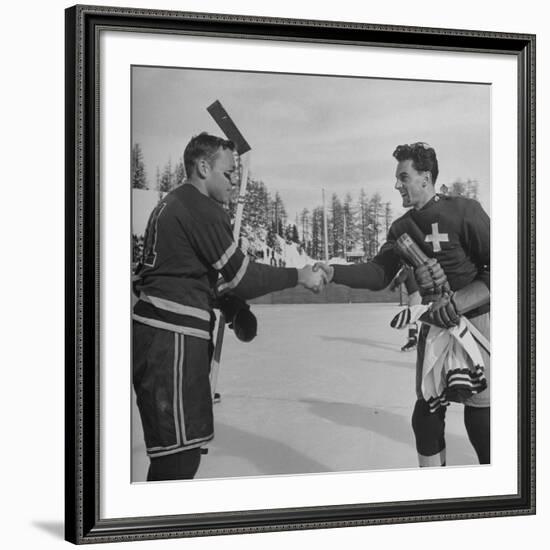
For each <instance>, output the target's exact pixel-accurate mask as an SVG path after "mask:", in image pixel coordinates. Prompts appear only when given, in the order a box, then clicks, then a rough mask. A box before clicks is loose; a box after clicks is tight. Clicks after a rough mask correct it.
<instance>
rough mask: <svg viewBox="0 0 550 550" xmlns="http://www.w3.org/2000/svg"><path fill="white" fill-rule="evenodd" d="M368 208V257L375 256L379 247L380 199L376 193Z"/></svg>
mask: <svg viewBox="0 0 550 550" xmlns="http://www.w3.org/2000/svg"><path fill="white" fill-rule="evenodd" d="M369 206H370V215H369V217H370V222H371V223H370V224H369V227H370V229H371V231H370V235H371V236H370V256H371V257H372V256H375V255H376V253H377V252H378V248H379V245H380V228H381V223H380V222H381V219H382V197H381V196H380V193H378V192H376V193H375V194H374V195H373V196H372V198H371V200H370V203H369Z"/></svg>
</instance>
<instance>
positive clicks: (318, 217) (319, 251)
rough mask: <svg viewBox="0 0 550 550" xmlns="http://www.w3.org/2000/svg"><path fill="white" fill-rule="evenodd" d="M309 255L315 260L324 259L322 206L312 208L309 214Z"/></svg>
mask: <svg viewBox="0 0 550 550" xmlns="http://www.w3.org/2000/svg"><path fill="white" fill-rule="evenodd" d="M309 255H310V256H311V257H312V258H313V259H315V260H324V259H325V243H324V228H323V207H322V206H317V207H316V208H314V209H313V212H312V215H311V246H310V252H309Z"/></svg>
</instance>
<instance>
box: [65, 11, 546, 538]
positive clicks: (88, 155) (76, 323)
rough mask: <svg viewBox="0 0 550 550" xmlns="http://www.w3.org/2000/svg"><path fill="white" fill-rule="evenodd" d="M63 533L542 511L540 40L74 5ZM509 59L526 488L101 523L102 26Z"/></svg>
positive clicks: (259, 528)
mask: <svg viewBox="0 0 550 550" xmlns="http://www.w3.org/2000/svg"><path fill="white" fill-rule="evenodd" d="M65 16H66V52H65V63H66V72H65V79H66V88H65V90H66V122H65V124H66V151H65V156H66V160H65V163H66V237H65V239H66V242H65V245H66V271H65V276H66V311H65V315H66V346H65V351H66V364H65V369H66V392H65V399H66V403H65V405H66V421H65V422H66V449H65V451H66V475H65V481H66V488H65V499H66V504H65V524H66V534H65V537H66V539H67V540H68V541H70V542H73V543H76V544H79V543H95V542H114V541H131V540H141V539H156V538H168V537H171V538H172V537H192V536H204V535H220V534H234V533H254V532H263V531H281V530H290V529H318V528H327V527H349V526H356V525H372V524H391V523H403V522H418V521H434V520H450V519H464V518H485V517H493V516H512V515H525V514H534V513H535V36H534V35H529V34H509V33H494V32H482V31H469V30H468V31H466V30H451V29H436V28H419V27H402V26H386V25H370V24H359V23H342V22H332V21H307V20H292V19H276V18H264V17H247V16H237V15H222V14H206V13H184V12H171V11H157V10H142V9H126V8H112V7H99V6H74V7H71V8H68V9H67V10H66V15H65ZM114 27H116V28H118V29H123V30H124V31H126V32H146V31H148V32H156V33H175V34H178V33H186V34H198V35H203V36H223V37H228V38H241V39H242V38H256V39H258V38H261V39H265V40H288V41H307V42H311V43H333V44H348V45H356V46H360V45H374V46H379V47H387V48H403V47H406V48H420V49H429V50H430V49H431V50H449V51H457V52H479V53H491V54H506V55H513V56H516V57H517V60H518V68H519V70H518V74H517V86H518V102H519V103H518V113H519V117H518V136H517V138H518V167H517V170H518V182H519V187H518V189H517V193H518V219H519V224H518V247H519V250H518V263H519V272H518V283H519V284H518V291H517V297H518V303H519V307H518V327H519V330H518V365H521V369H520V372H519V373H518V377H519V382H518V388H519V391H518V411H519V418H518V434H517V437H518V449H519V456H518V472H517V476H518V492H517V493H516V494H505V495H499V496H498V497H495V496H490V497H475V498H456V499H444V500H429V501H422V500H419V501H407V502H392V503H381V504H376V503H374V504H373V503H369V504H349V505H334V506H333V505H323V503H320V505H319V506H315V507H308V508H293V509H273V510H270V509H264V510H255V511H243V512H221V513H201V514H190V515H169V516H157V517H125V518H115V519H100V517H99V501H100V494H99V469H100V463H99V420H100V419H99V394H100V380H99V352H98V350H99V316H98V315H99V306H100V304H99V296H98V277H99V275H98V273H99V271H98V270H99V216H100V212H99V198H98V192H99V184H98V180H99V172H98V160H97V159H98V155H97V151H98V145H99V143H98V140H99V136H98V127H97V123H98V103H97V102H98V99H97V78H98V70H99V62H100V61H99V59H98V49H97V45H98V36H99V31H100V30H101V29H107V28H114Z"/></svg>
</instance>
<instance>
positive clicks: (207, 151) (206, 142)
mask: <svg viewBox="0 0 550 550" xmlns="http://www.w3.org/2000/svg"><path fill="white" fill-rule="evenodd" d="M220 149H230V150H231V151H234V150H235V145H234V144H233V142H232V141H229V140H228V139H223V138H220V137H217V136H211V135H210V134H208V133H206V132H202V133H200V134H199V135H198V136H194V137H193V138H192V139H191V141H190V142H189V143H188V144H187V147H186V148H185V151H184V152H183V164H184V166H185V174H186V175H187V177H189V176H190V175H191V174H192V173H193V167H194V166H195V163H196V162H197V160H199V159H202V158H206V159H207V160H208V162H209V163H210V165H212V161H213V160H214V157H215V156H216V153H217V152H218V151H219V150H220Z"/></svg>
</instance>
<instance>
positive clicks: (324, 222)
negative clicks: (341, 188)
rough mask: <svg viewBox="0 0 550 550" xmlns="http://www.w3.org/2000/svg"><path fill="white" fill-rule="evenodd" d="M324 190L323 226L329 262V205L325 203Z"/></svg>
mask: <svg viewBox="0 0 550 550" xmlns="http://www.w3.org/2000/svg"><path fill="white" fill-rule="evenodd" d="M322 191H323V228H324V234H325V262H328V228H327V205H326V203H325V190H324V188H323V189H322Z"/></svg>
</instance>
